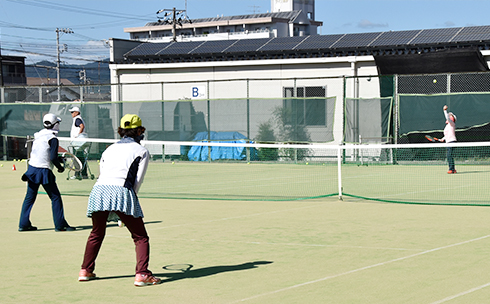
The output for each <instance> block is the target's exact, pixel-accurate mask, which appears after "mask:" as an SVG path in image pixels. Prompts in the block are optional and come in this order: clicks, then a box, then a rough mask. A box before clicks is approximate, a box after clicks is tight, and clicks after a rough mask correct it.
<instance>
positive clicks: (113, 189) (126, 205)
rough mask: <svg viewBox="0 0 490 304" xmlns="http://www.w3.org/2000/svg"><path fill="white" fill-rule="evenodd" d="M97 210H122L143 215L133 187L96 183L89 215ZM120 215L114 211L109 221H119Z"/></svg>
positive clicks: (89, 201) (125, 212)
mask: <svg viewBox="0 0 490 304" xmlns="http://www.w3.org/2000/svg"><path fill="white" fill-rule="evenodd" d="M97 211H120V212H122V213H124V214H127V215H132V216H134V217H143V211H142V210H141V206H140V203H139V200H138V196H136V193H134V190H133V189H128V188H125V187H122V186H114V185H97V184H96V185H95V186H94V187H93V188H92V191H91V192H90V196H89V198H88V207H87V216H88V217H91V216H92V213H94V212H97ZM118 219H119V217H118V216H117V215H116V214H115V213H112V212H111V214H110V215H109V218H108V221H117V220H118Z"/></svg>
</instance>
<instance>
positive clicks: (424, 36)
mask: <svg viewBox="0 0 490 304" xmlns="http://www.w3.org/2000/svg"><path fill="white" fill-rule="evenodd" d="M460 29H461V28H460V27H453V28H442V29H432V30H423V31H422V32H420V34H419V35H417V37H415V39H413V40H412V42H410V44H424V43H442V42H449V41H450V40H451V39H452V38H453V37H454V35H455V34H456V33H457V32H458V31H459V30H460Z"/></svg>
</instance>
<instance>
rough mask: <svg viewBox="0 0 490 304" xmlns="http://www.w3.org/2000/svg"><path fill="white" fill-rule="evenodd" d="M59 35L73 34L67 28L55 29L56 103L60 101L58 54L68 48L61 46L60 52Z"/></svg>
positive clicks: (59, 60)
mask: <svg viewBox="0 0 490 304" xmlns="http://www.w3.org/2000/svg"><path fill="white" fill-rule="evenodd" d="M60 33H65V34H73V31H72V30H71V29H69V28H66V29H60V28H56V55H57V60H56V80H57V81H56V84H57V85H58V101H60V100H61V80H60V62H61V59H60V54H61V53H62V52H66V51H67V50H68V47H67V45H66V44H63V49H62V50H60Z"/></svg>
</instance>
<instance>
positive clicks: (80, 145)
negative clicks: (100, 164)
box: [70, 107, 88, 179]
mask: <svg viewBox="0 0 490 304" xmlns="http://www.w3.org/2000/svg"><path fill="white" fill-rule="evenodd" d="M70 112H71V117H73V122H72V125H71V131H70V137H71V138H86V137H87V133H86V132H85V122H84V121H83V118H82V116H81V115H80V108H79V107H73V108H71V109H70ZM84 144H85V141H79V140H77V141H73V142H72V146H73V148H74V154H75V156H76V157H78V158H79V159H80V160H81V161H82V162H83V168H82V171H81V172H77V173H75V177H76V178H84V179H86V178H88V175H87V166H86V164H85V162H84V160H85V155H84V152H85V151H84V149H85V148H86V147H85V146H84Z"/></svg>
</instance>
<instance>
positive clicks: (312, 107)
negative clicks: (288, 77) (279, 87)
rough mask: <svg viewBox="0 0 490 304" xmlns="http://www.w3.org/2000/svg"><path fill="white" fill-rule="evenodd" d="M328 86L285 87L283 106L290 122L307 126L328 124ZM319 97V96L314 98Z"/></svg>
mask: <svg viewBox="0 0 490 304" xmlns="http://www.w3.org/2000/svg"><path fill="white" fill-rule="evenodd" d="M326 91H327V90H326V87H324V86H323V87H297V88H296V89H295V88H292V87H285V88H284V97H285V98H286V99H284V101H283V106H284V108H285V109H288V110H289V111H288V113H290V117H289V123H290V124H298V125H305V126H325V125H326V123H327V122H326V100H325V97H326V95H327V94H326V93H327V92H326ZM312 97H319V98H312Z"/></svg>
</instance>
